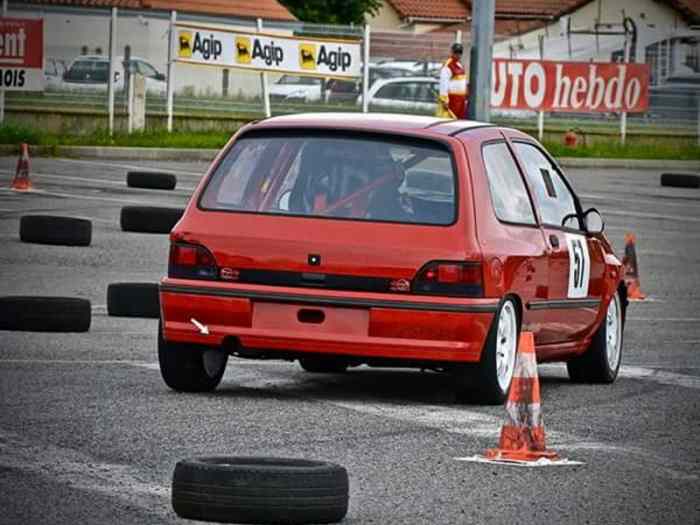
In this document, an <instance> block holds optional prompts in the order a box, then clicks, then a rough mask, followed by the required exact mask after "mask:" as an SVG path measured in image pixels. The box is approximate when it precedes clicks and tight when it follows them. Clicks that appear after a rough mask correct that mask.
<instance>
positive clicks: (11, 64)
mask: <svg viewBox="0 0 700 525" xmlns="http://www.w3.org/2000/svg"><path fill="white" fill-rule="evenodd" d="M44 82H45V79H44V21H43V20H36V19H33V20H29V19H24V18H0V89H5V90H11V91H42V90H43V89H44Z"/></svg>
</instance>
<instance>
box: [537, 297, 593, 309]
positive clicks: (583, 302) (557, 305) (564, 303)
mask: <svg viewBox="0 0 700 525" xmlns="http://www.w3.org/2000/svg"><path fill="white" fill-rule="evenodd" d="M597 306H600V299H585V298H583V299H559V300H555V301H530V302H529V303H527V309H528V310H565V309H568V308H595V307H597Z"/></svg>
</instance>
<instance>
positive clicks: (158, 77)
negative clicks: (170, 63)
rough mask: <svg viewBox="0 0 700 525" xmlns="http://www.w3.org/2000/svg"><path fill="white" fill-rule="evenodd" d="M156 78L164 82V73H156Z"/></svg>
mask: <svg viewBox="0 0 700 525" xmlns="http://www.w3.org/2000/svg"><path fill="white" fill-rule="evenodd" d="M156 80H160V81H161V82H165V74H163V73H156Z"/></svg>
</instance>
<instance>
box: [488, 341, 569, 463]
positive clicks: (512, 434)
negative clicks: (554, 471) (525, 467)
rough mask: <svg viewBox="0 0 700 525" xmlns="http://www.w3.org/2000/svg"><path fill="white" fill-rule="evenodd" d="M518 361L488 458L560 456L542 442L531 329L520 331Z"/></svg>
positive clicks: (538, 389) (508, 458) (535, 361)
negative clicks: (503, 418) (498, 436)
mask: <svg viewBox="0 0 700 525" xmlns="http://www.w3.org/2000/svg"><path fill="white" fill-rule="evenodd" d="M519 343H520V344H519V345H518V354H517V361H516V363H515V371H514V373H513V382H512V383H511V386H510V393H509V394H508V401H506V412H507V413H508V415H507V419H506V423H505V425H503V427H502V428H501V439H500V440H499V443H498V448H495V449H489V450H487V451H486V458H488V459H491V460H515V461H537V460H538V459H541V458H546V459H550V460H556V459H559V456H558V455H557V453H556V452H553V451H551V450H547V449H546V447H545V443H544V423H543V422H542V409H541V407H540V381H539V378H538V377H537V359H536V357H535V339H534V337H533V334H532V332H523V333H522V334H521V335H520V342H519Z"/></svg>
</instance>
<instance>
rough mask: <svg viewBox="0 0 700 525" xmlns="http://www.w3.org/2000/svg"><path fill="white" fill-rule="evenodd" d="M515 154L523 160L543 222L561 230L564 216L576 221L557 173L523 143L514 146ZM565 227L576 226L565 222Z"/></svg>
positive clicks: (533, 148) (541, 155)
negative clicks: (572, 217) (573, 218)
mask: <svg viewBox="0 0 700 525" xmlns="http://www.w3.org/2000/svg"><path fill="white" fill-rule="evenodd" d="M513 144H514V146H515V151H516V153H517V154H518V156H519V157H520V160H522V162H523V165H524V167H525V173H526V175H527V178H528V180H529V181H530V184H531V185H532V187H533V188H534V190H535V197H536V198H537V206H538V207H539V210H540V214H541V216H542V222H543V223H544V224H549V225H551V226H562V225H563V224H564V221H565V220H566V219H567V216H569V217H571V215H573V216H574V217H576V201H575V200H574V196H573V195H572V193H571V190H569V188H568V187H567V185H566V183H565V182H564V179H563V178H562V176H561V173H559V170H557V168H556V167H555V166H554V164H552V162H551V161H550V160H549V159H548V158H547V157H546V156H545V154H544V153H542V151H540V149H539V148H537V147H536V146H534V145H532V144H527V143H525V142H514V143H513ZM566 224H567V226H568V227H571V226H574V225H577V224H578V221H577V220H574V221H571V220H567V221H566Z"/></svg>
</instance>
